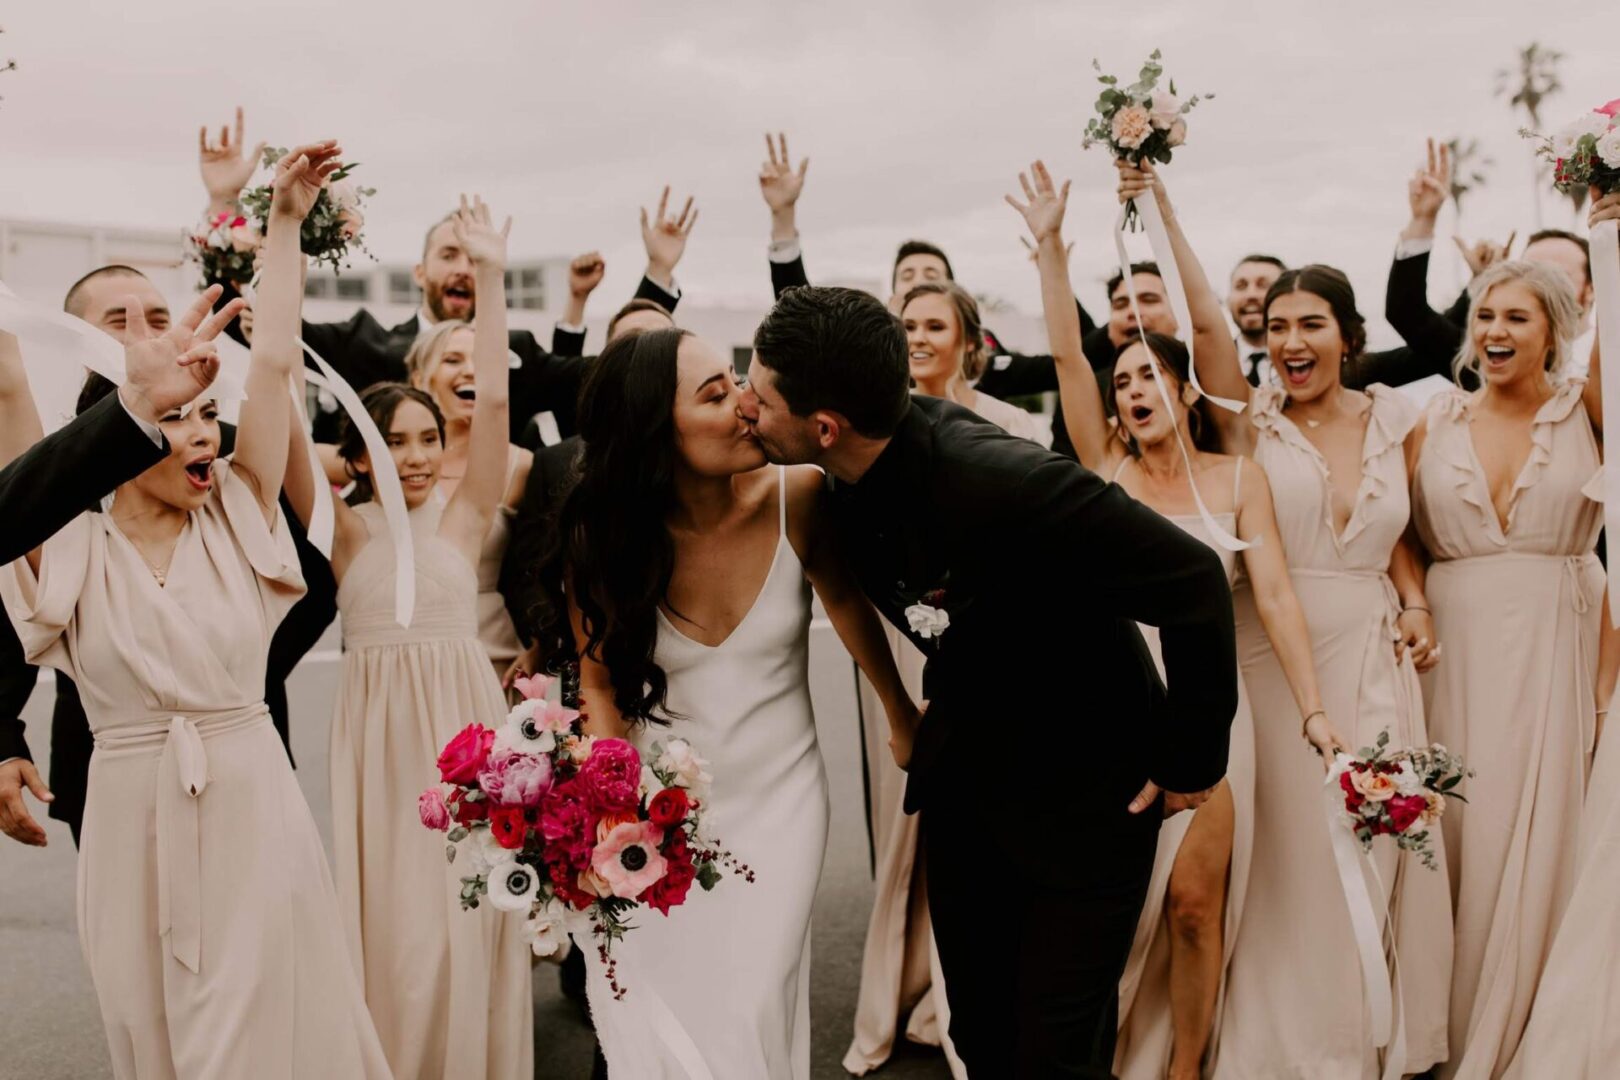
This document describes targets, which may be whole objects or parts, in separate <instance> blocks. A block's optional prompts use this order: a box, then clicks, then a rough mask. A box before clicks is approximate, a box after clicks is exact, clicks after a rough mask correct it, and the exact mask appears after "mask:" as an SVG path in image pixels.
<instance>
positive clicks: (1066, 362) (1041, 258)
mask: <svg viewBox="0 0 1620 1080" xmlns="http://www.w3.org/2000/svg"><path fill="white" fill-rule="evenodd" d="M1031 177H1033V179H1031ZM1018 182H1019V184H1020V185H1021V186H1022V187H1023V189H1024V198H1025V199H1026V200H1027V201H1026V202H1019V201H1018V200H1017V199H1015V198H1014V197H1013V196H1011V195H1008V196H1007V197H1006V198H1007V204H1008V205H1009V206H1011V207H1012V208H1013V209H1014V210H1017V211H1018V212H1019V213H1020V214H1022V215H1024V223H1025V224H1026V225H1028V226H1029V231H1030V234H1031V235H1032V236H1033V237H1034V238H1035V262H1036V265H1038V266H1039V267H1040V271H1041V310H1042V312H1043V313H1044V314H1045V316H1046V340H1047V347H1048V348H1050V349H1051V350H1052V361H1053V364H1054V366H1055V367H1056V369H1057V378H1058V393H1059V395H1060V396H1061V398H1062V402H1063V421H1064V423H1065V424H1066V425H1067V427H1068V429H1069V439H1070V441H1071V442H1073V443H1074V449H1075V454H1076V456H1077V457H1078V458H1079V459H1080V464H1082V465H1084V466H1085V467H1086V468H1088V469H1090V470H1092V471H1093V472H1099V473H1101V472H1105V471H1106V468H1107V466H1108V464H1109V449H1108V447H1109V444H1110V443H1111V442H1114V440H1111V439H1109V437H1108V414H1107V411H1106V410H1105V409H1104V408H1103V399H1102V392H1101V390H1100V389H1099V388H1098V386H1097V376H1096V375H1095V373H1093V372H1092V370H1091V363H1090V362H1089V361H1088V360H1087V359H1086V353H1085V350H1084V348H1082V346H1081V342H1082V340H1083V334H1082V331H1081V328H1080V311H1079V308H1078V306H1077V305H1076V303H1075V299H1074V286H1073V284H1072V283H1071V282H1070V281H1069V249H1068V247H1067V246H1066V245H1065V244H1064V243H1063V215H1064V212H1065V211H1066V210H1067V209H1068V206H1069V181H1067V180H1065V181H1064V182H1063V188H1062V190H1061V191H1060V190H1058V189H1057V187H1056V186H1055V185H1054V184H1053V182H1052V174H1051V173H1049V172H1048V171H1047V169H1046V165H1045V163H1043V162H1040V161H1037V162H1035V163H1034V164H1033V165H1031V166H1030V172H1029V174H1028V175H1026V174H1024V173H1019V174H1018Z"/></svg>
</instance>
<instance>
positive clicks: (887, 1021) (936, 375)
mask: <svg viewBox="0 0 1620 1080" xmlns="http://www.w3.org/2000/svg"><path fill="white" fill-rule="evenodd" d="M902 251H903V252H904V249H902ZM919 253H921V254H926V253H925V252H913V253H912V254H919ZM904 257H905V255H904V254H903V255H902V258H904ZM1071 306H1072V304H1071ZM899 310H900V320H901V323H902V324H903V325H904V327H905V331H906V348H907V351H908V356H909V358H910V361H911V378H912V384H913V385H912V390H913V393H917V394H924V395H927V396H928V397H938V398H944V399H946V400H947V401H954V402H955V403H957V404H958V405H961V406H963V407H964V408H966V409H968V410H970V411H972V412H974V413H977V414H978V415H979V416H980V417H982V418H983V419H985V420H987V421H989V422H990V423H992V424H995V425H996V426H997V427H999V428H1001V429H1002V430H1003V431H1006V432H1007V433H1008V434H1009V435H1017V436H1019V437H1020V438H1025V439H1029V440H1031V441H1032V442H1038V443H1040V444H1041V445H1043V446H1050V445H1051V441H1052V440H1051V435H1050V433H1048V432H1045V431H1043V430H1042V428H1041V425H1040V424H1039V422H1037V421H1036V419H1035V418H1034V417H1033V416H1031V415H1030V414H1029V413H1027V412H1025V411H1024V410H1023V409H1020V408H1019V407H1018V406H1016V405H1009V404H1008V403H1007V402H1005V401H1001V400H1000V399H998V398H993V397H991V396H990V395H989V394H986V393H985V392H984V391H982V390H979V389H977V388H975V387H974V385H973V384H974V383H975V382H976V381H977V380H978V378H979V376H981V375H983V374H984V370H985V367H986V365H987V364H988V363H989V353H988V350H987V349H986V348H985V339H984V327H983V324H982V322H981V321H980V317H979V305H978V302H977V301H975V300H974V299H973V295H972V294H971V293H969V292H968V291H967V290H966V289H964V288H962V286H960V285H958V284H957V283H956V282H954V281H950V280H941V281H925V282H923V283H922V284H921V285H916V286H914V287H912V288H911V289H910V290H908V291H907V292H906V294H905V296H904V297H903V298H902V299H901V301H900V307H899ZM1008 555H1009V557H1010V558H1015V557H1016V553H1015V551H1013V550H1011V549H1010V550H1009V552H1008ZM883 631H884V634H885V635H886V636H887V637H888V641H889V648H890V650H891V651H892V652H893V654H894V659H895V663H896V664H898V665H899V667H900V674H901V676H902V678H903V679H904V680H905V685H906V690H907V691H908V692H909V693H910V694H911V695H912V696H913V697H915V698H918V699H921V697H922V670H923V655H922V653H920V652H919V651H918V650H917V648H916V646H914V645H912V644H911V642H909V641H907V640H906V638H905V636H904V635H903V634H901V633H900V632H899V631H898V630H896V629H894V627H892V626H890V625H889V624H888V623H884V624H883ZM856 688H857V692H858V693H859V695H860V706H861V715H862V717H863V718H864V720H863V723H862V725H861V726H862V730H863V737H864V739H865V741H866V772H867V790H868V791H869V792H870V793H871V827H872V843H873V846H874V849H875V851H876V862H877V896H876V897H875V898H874V900H873V905H872V916H871V920H870V922H869V923H868V925H867V934H866V951H865V954H864V956H863V958H862V961H861V988H860V994H859V997H858V999H857V1001H856V1005H855V1035H854V1039H853V1040H852V1041H851V1043H850V1047H849V1051H848V1052H847V1053H846V1054H845V1055H844V1068H845V1069H847V1070H848V1071H850V1072H852V1073H854V1074H856V1075H861V1074H864V1073H866V1072H869V1071H871V1070H872V1069H876V1068H878V1067H879V1066H880V1065H882V1064H883V1063H884V1062H885V1061H887V1060H888V1059H889V1055H890V1054H891V1052H892V1051H893V1047H894V1042H895V1039H896V1037H897V1036H898V1035H899V1034H900V1030H899V1028H900V1018H901V1016H902V1015H903V1014H904V1013H906V1012H908V1011H909V1012H910V1014H911V1019H910V1021H909V1024H908V1026H907V1028H906V1030H905V1033H904V1034H905V1037H906V1038H907V1039H910V1040H911V1041H913V1042H920V1043H924V1044H926V1045H929V1046H941V1047H943V1048H944V1050H945V1057H946V1060H947V1062H948V1063H949V1065H950V1067H951V1070H952V1072H953V1073H954V1074H955V1075H956V1076H957V1077H958V1078H960V1077H963V1076H965V1075H966V1069H965V1067H964V1066H963V1065H962V1063H961V1061H960V1060H959V1059H958V1058H957V1056H956V1052H955V1049H954V1048H953V1047H952V1046H951V1043H950V1038H949V1035H948V1034H947V1030H946V1029H947V1028H948V1027H949V1020H950V1009H949V1007H948V1005H947V1003H946V1001H945V994H944V991H943V980H942V979H941V977H940V974H939V961H938V959H937V953H936V952H935V951H934V948H933V930H932V925H933V924H932V922H931V921H930V919H929V916H928V901H927V897H926V896H925V895H924V891H923V878H922V866H921V864H920V862H919V861H918V859H917V838H918V832H917V818H916V817H915V816H914V815H907V814H906V813H905V811H904V810H903V809H902V805H901V804H902V798H901V797H902V795H903V794H904V792H905V781H906V774H905V773H904V772H902V771H901V769H900V767H899V766H897V765H896V764H895V763H894V758H893V756H892V755H891V754H890V753H889V752H888V749H887V747H886V745H885V735H884V729H883V725H881V724H879V723H875V722H874V721H873V718H875V717H878V716H881V715H882V702H881V701H880V700H879V698H878V695H877V693H876V692H875V691H874V690H873V689H872V687H871V684H870V683H868V682H867V681H866V679H865V677H864V676H862V677H861V678H860V679H858V680H857V686H856Z"/></svg>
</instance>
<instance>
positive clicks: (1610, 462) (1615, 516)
mask: <svg viewBox="0 0 1620 1080" xmlns="http://www.w3.org/2000/svg"><path fill="white" fill-rule="evenodd" d="M1589 242H1590V243H1591V246H1592V296H1593V299H1594V301H1595V303H1594V305H1593V306H1594V307H1595V308H1596V311H1597V329H1598V350H1599V362H1600V363H1601V364H1602V365H1603V373H1602V374H1603V423H1604V425H1605V426H1607V425H1609V424H1614V425H1616V430H1620V221H1600V222H1598V223H1597V224H1596V225H1594V226H1593V227H1592V235H1591V237H1590V238H1589ZM1604 458H1605V459H1606V460H1605V462H1604V465H1603V498H1604V503H1603V527H1604V528H1605V529H1606V530H1607V531H1608V536H1609V543H1610V545H1615V544H1620V463H1616V462H1615V461H1614V455H1612V454H1607V453H1606V454H1604ZM1617 567H1620V559H1615V558H1610V559H1609V594H1610V596H1611V597H1614V596H1617V595H1620V593H1617V592H1616V590H1615V587H1614V586H1615V583H1616V582H1617V581H1620V569H1617ZM1609 618H1610V619H1611V620H1612V621H1613V625H1614V626H1615V627H1620V603H1612V602H1611V603H1610V604H1609Z"/></svg>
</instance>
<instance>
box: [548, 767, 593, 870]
mask: <svg viewBox="0 0 1620 1080" xmlns="http://www.w3.org/2000/svg"><path fill="white" fill-rule="evenodd" d="M591 820H592V819H591V811H590V807H589V806H587V805H586V801H585V797H584V795H583V794H582V793H581V791H580V788H579V784H578V782H577V781H575V780H568V781H565V782H564V783H561V784H558V785H557V786H556V787H554V788H552V789H551V794H550V795H549V796H548V797H547V798H546V800H545V801H544V802H543V803H541V805H540V835H541V836H543V837H545V839H546V859H547V860H548V861H559V862H564V863H567V864H568V865H570V866H573V867H581V866H585V865H587V864H588V863H589V862H590V858H591V846H592V845H593V844H594V843H595V842H596V829H595V827H594V826H593V825H592V824H591Z"/></svg>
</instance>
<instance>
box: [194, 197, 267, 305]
mask: <svg viewBox="0 0 1620 1080" xmlns="http://www.w3.org/2000/svg"><path fill="white" fill-rule="evenodd" d="M263 242H264V234H263V233H262V232H261V231H260V230H259V226H258V224H257V223H255V222H252V221H249V220H248V219H247V218H246V217H245V216H243V215H242V214H240V213H237V212H236V211H234V210H225V211H222V212H221V213H218V214H214V215H213V216H212V217H207V218H204V219H203V220H202V221H201V222H199V223H198V225H197V227H196V228H195V229H193V230H191V232H190V233H189V234H187V236H186V250H187V253H188V254H189V255H190V256H191V260H192V261H193V262H195V263H196V264H197V265H198V267H200V268H201V270H202V287H203V288H205V289H206V288H207V287H208V286H210V285H213V284H214V283H216V282H227V281H228V282H230V283H232V284H234V285H236V286H237V287H238V288H240V287H241V286H242V285H245V284H246V283H247V282H248V281H250V280H251V279H252V277H253V257H254V255H255V254H257V253H258V250H259V245H260V244H261V243H263Z"/></svg>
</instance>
